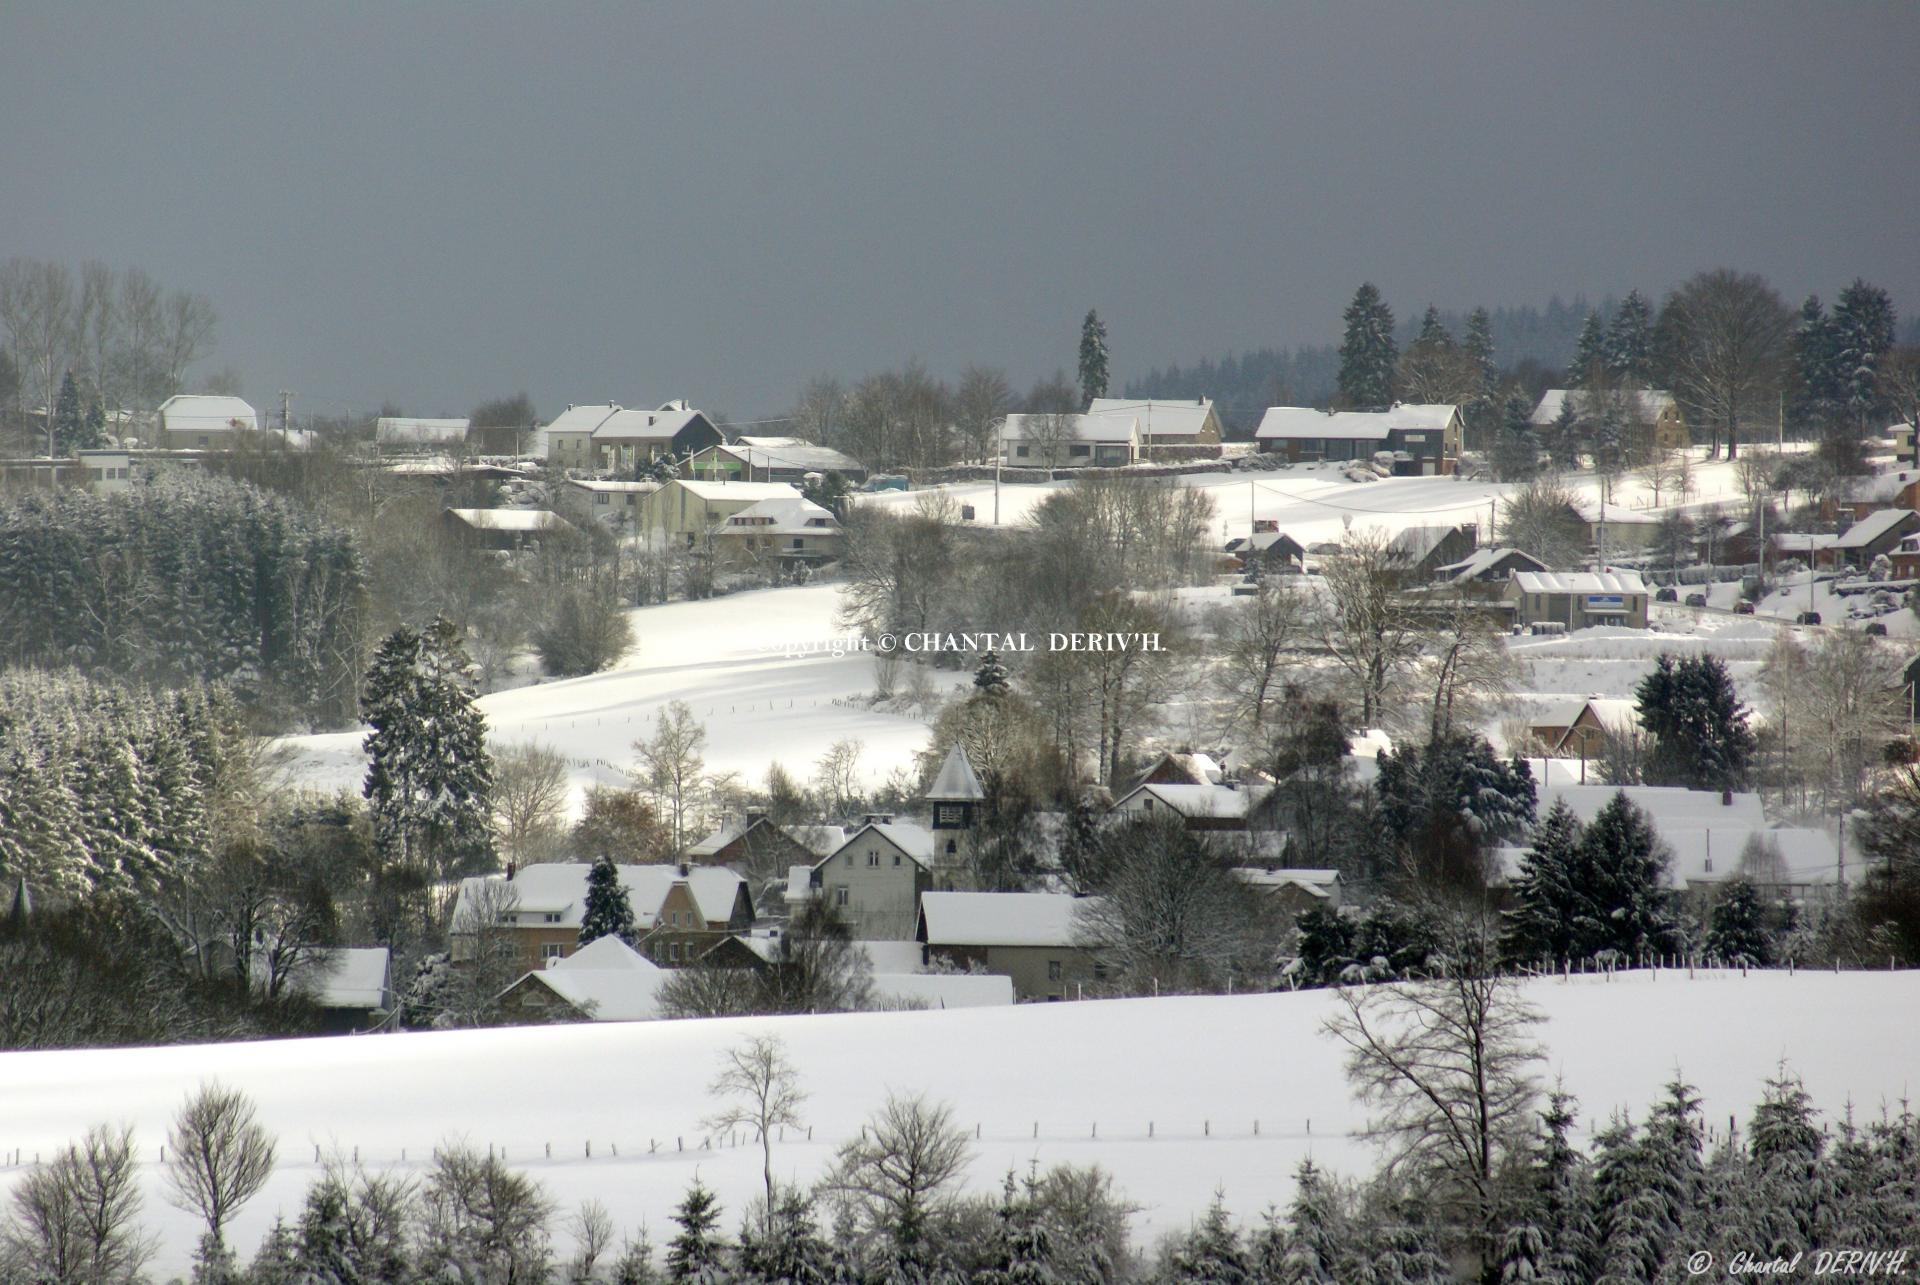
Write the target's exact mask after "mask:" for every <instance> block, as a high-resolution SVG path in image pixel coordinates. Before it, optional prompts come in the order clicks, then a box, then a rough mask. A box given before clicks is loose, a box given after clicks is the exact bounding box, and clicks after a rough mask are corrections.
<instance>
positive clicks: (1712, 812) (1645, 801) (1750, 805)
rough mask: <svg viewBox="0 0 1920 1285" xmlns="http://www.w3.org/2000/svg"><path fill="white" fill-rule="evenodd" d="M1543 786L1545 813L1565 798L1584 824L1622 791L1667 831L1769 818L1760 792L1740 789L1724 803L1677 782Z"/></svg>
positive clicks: (1747, 824)
mask: <svg viewBox="0 0 1920 1285" xmlns="http://www.w3.org/2000/svg"><path fill="white" fill-rule="evenodd" d="M1539 791H1540V802H1539V815H1540V816H1542V817H1544V816H1546V815H1547V812H1548V810H1549V809H1551V808H1552V807H1553V805H1554V803H1555V802H1556V801H1557V800H1560V799H1565V800H1566V803H1567V806H1568V807H1570V808H1572V809H1573V813H1574V815H1575V816H1577V817H1579V818H1580V823H1581V824H1582V825H1585V824H1586V823H1587V822H1589V821H1591V820H1593V818H1594V817H1596V816H1598V815H1599V814H1600V809H1602V808H1604V807H1606V806H1607V804H1609V803H1611V802H1613V796H1614V795H1615V794H1617V793H1621V792H1624V793H1625V794H1626V796H1627V798H1629V799H1631V800H1632V801H1633V803H1634V805H1635V806H1637V807H1639V808H1640V809H1641V810H1642V811H1644V812H1645V813H1646V814H1647V815H1648V816H1649V817H1650V818H1652V820H1653V824H1654V827H1655V828H1656V829H1658V830H1659V831H1660V833H1661V834H1662V835H1665V834H1667V833H1668V832H1669V831H1676V832H1677V831H1680V830H1708V829H1712V830H1718V829H1723V828H1724V829H1741V830H1760V829H1764V828H1766V824H1767V818H1766V812H1765V811H1764V810H1763V809H1762V808H1761V806H1760V796H1759V795H1758V794H1751V793H1747V792H1745V791H1735V792H1734V794H1733V801H1732V802H1731V803H1722V802H1721V801H1720V795H1719V793H1718V792H1717V791H1714V790H1684V789H1681V788H1680V787H1678V786H1672V785H1627V786H1614V785H1560V784H1546V785H1542V786H1540V787H1539Z"/></svg>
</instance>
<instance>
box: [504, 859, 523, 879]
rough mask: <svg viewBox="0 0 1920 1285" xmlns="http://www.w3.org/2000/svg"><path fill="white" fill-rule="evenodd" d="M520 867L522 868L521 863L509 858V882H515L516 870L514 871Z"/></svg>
mask: <svg viewBox="0 0 1920 1285" xmlns="http://www.w3.org/2000/svg"><path fill="white" fill-rule="evenodd" d="M519 868H520V866H519V863H517V862H515V861H513V860H511V859H510V860H508V862H507V882H508V883H512V882H513V872H514V871H516V870H518V869H519Z"/></svg>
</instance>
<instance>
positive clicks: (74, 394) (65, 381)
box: [53, 371, 87, 455]
mask: <svg viewBox="0 0 1920 1285" xmlns="http://www.w3.org/2000/svg"><path fill="white" fill-rule="evenodd" d="M86 433H87V420H86V411H85V408H84V407H83V406H82V405H81V402H80V385H79V384H78V383H76V382H74V378H73V372H72V371H68V372H67V373H66V376H65V377H64V378H62V379H61V381H60V393H59V396H58V397H57V398H56V399H55V400H54V403H53V453H54V454H55V455H71V454H73V453H74V452H75V451H77V450H79V449H81V448H82V447H83V446H85V445H87V442H86Z"/></svg>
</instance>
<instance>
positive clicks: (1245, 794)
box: [1108, 782, 1267, 832]
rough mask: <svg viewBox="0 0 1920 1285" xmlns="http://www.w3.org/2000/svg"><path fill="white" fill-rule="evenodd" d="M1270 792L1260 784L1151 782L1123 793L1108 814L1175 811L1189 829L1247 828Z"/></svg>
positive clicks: (1125, 816) (1130, 814)
mask: <svg viewBox="0 0 1920 1285" xmlns="http://www.w3.org/2000/svg"><path fill="white" fill-rule="evenodd" d="M1266 794H1267V790H1266V789H1265V788H1264V787H1259V786H1244V787H1243V786H1238V785H1232V784H1213V785H1162V784H1159V783H1155V782H1147V783H1142V784H1140V785H1136V786H1135V787H1134V788H1133V789H1131V790H1129V791H1127V792H1126V793H1125V794H1123V795H1121V796H1120V798H1119V799H1117V800H1116V801H1115V802H1114V805H1113V808H1112V810H1111V811H1110V812H1109V813H1108V815H1109V816H1114V817H1120V818H1123V819H1130V818H1132V817H1138V816H1165V815H1169V814H1171V815H1173V816H1177V817H1179V818H1180V819H1181V821H1182V822H1183V823H1184V824H1185V825H1186V828H1187V829H1189V830H1195V831H1203V832H1207V831H1245V830H1247V829H1249V828H1250V827H1249V825H1248V820H1247V818H1248V815H1249V813H1251V812H1252V811H1253V809H1254V807H1255V805H1256V804H1258V803H1259V801H1260V800H1261V799H1262V798H1264V797H1265V796H1266Z"/></svg>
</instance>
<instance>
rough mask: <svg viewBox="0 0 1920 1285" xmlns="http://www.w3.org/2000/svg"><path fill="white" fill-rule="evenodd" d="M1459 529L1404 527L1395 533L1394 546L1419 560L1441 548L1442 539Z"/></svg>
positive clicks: (1454, 527)
mask: <svg viewBox="0 0 1920 1285" xmlns="http://www.w3.org/2000/svg"><path fill="white" fill-rule="evenodd" d="M1459 530H1460V528H1459V527H1457V526H1410V527H1402V528H1401V529H1400V530H1399V531H1398V532H1396V533H1395V534H1394V537H1393V543H1392V547H1393V548H1394V549H1395V550H1396V551H1397V552H1399V553H1402V554H1405V555H1406V556H1407V557H1409V558H1412V559H1413V560H1414V561H1415V562H1418V561H1420V560H1421V559H1422V558H1425V557H1427V556H1428V555H1430V554H1431V553H1432V552H1433V551H1434V550H1435V549H1437V548H1439V547H1440V542H1441V541H1442V540H1445V539H1446V538H1447V537H1448V536H1450V535H1453V534H1454V533H1455V532H1457V531H1459Z"/></svg>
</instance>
